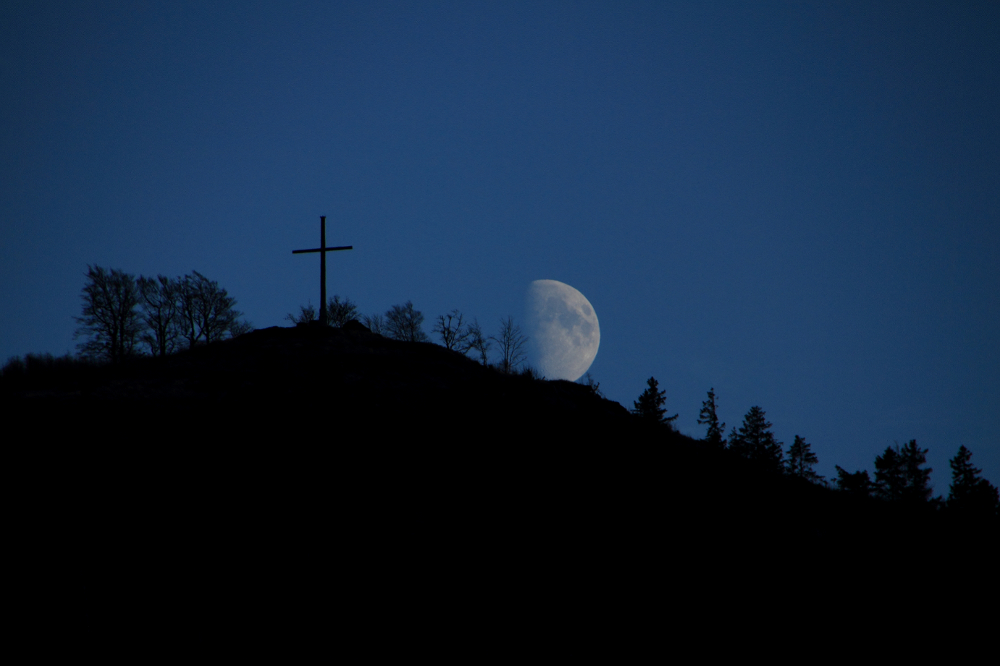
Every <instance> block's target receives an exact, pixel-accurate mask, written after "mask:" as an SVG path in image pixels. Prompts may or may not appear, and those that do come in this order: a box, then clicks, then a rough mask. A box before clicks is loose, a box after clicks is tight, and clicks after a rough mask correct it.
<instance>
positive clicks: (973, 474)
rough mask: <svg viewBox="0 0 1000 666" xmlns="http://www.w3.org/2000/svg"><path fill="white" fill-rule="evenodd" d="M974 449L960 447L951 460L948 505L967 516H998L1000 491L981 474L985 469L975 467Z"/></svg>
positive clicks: (950, 508)
mask: <svg viewBox="0 0 1000 666" xmlns="http://www.w3.org/2000/svg"><path fill="white" fill-rule="evenodd" d="M971 461H972V451H970V450H969V449H967V448H965V446H960V447H958V453H957V454H955V457H954V458H952V459H951V460H950V461H949V464H950V465H951V488H950V490H949V492H948V503H947V507H948V510H949V511H955V512H959V513H962V514H964V515H967V516H971V515H975V516H981V517H990V516H997V512H998V511H1000V493H998V491H997V489H996V487H995V486H993V484H991V483H990V482H989V481H987V480H986V479H983V478H981V477H980V476H979V475H980V474H981V473H982V471H983V470H981V469H979V468H977V467H973V465H972V462H971Z"/></svg>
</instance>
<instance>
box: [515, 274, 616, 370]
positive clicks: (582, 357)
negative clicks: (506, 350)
mask: <svg viewBox="0 0 1000 666" xmlns="http://www.w3.org/2000/svg"><path fill="white" fill-rule="evenodd" d="M525 300H526V308H525V309H526V312H527V322H528V323H527V333H528V338H529V339H528V345H529V348H530V351H531V354H530V355H531V360H532V362H533V363H534V365H535V366H536V367H537V368H538V370H539V371H540V372H541V373H542V374H543V375H545V377H546V378H548V379H568V380H569V381H571V382H572V381H576V380H577V379H579V378H580V377H582V376H583V374H584V373H585V372H587V370H588V369H589V368H590V364H591V363H593V362H594V358H595V357H596V356H597V348H598V347H599V346H600V344H601V329H600V326H599V325H598V323H597V313H596V312H594V306H592V305H591V304H590V301H588V300H587V298H586V297H585V296H584V295H583V294H581V293H580V292H579V291H577V290H576V289H574V288H573V287H571V286H569V285H568V284H565V283H563V282H559V281H558V280H535V281H534V282H532V283H531V285H529V286H528V293H527V296H526V299H525Z"/></svg>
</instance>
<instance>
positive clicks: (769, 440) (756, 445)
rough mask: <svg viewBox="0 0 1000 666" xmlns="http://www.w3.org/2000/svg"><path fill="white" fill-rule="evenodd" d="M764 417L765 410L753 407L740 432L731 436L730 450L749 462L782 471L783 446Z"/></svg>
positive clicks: (744, 419)
mask: <svg viewBox="0 0 1000 666" xmlns="http://www.w3.org/2000/svg"><path fill="white" fill-rule="evenodd" d="M764 417H765V414H764V410H763V409H761V408H760V407H757V406H754V407H751V408H750V411H749V412H747V414H746V416H744V417H743V425H742V426H740V430H739V432H738V433H737V432H736V431H735V430H734V431H733V433H732V434H731V435H730V437H729V448H730V449H732V450H733V451H735V452H736V453H737V454H738V455H740V456H742V457H743V458H746V459H747V460H752V461H754V462H758V463H761V464H763V465H765V466H767V467H771V468H773V469H775V470H780V469H781V468H782V467H781V457H782V445H781V442H779V441H777V440H776V439H775V437H774V433H772V432H771V425H772V424H771V423H769V422H768V421H767V419H766V418H764Z"/></svg>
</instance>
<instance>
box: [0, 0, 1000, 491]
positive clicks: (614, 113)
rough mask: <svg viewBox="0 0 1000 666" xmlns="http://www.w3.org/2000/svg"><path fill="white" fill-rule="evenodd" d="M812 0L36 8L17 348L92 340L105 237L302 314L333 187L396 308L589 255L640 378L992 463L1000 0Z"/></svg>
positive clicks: (4, 352)
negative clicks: (90, 290)
mask: <svg viewBox="0 0 1000 666" xmlns="http://www.w3.org/2000/svg"><path fill="white" fill-rule="evenodd" d="M814 4H819V3H796V2H788V3H781V2H753V3H727V2H715V3H701V2H690V3H688V2H683V3H670V2H648V3H647V2H614V3H611V2H606V3H588V2H583V3H569V2H543V1H533V2H525V3H519V2H502V3H500V2H497V3H480V2H475V3H473V2H455V3H451V2H422V3H378V2H356V3H338V2H315V3H314V2H299V3H295V2H281V3H277V2H275V3H267V2H259V3H249V2H213V3H199V2H170V3H166V2H162V3H161V2H122V3H113V2H100V3H98V2H92V3H88V2H74V3H63V2H44V1H38V0H36V1H32V2H6V3H4V5H3V8H2V9H0V85H2V88H3V91H4V94H3V95H2V96H0V120H2V123H0V169H2V172H0V287H2V290H0V356H2V357H3V358H4V359H5V358H7V357H9V356H12V355H15V354H25V353H28V352H51V353H54V354H62V353H65V352H68V351H72V350H73V349H74V345H75V341H74V340H73V331H74V328H75V323H74V321H73V319H72V318H73V316H75V315H78V314H79V311H80V299H79V295H80V289H81V288H82V286H83V274H84V272H85V271H86V269H87V265H88V264H91V265H100V266H104V267H108V268H112V267H113V268H119V269H122V270H125V271H129V272H132V273H135V274H143V275H156V274H160V273H162V274H165V275H172V276H176V275H181V274H184V273H188V272H190V271H192V270H197V271H199V272H201V273H203V274H204V275H206V276H208V277H210V278H212V279H214V280H217V281H218V282H219V283H220V284H221V285H222V286H224V287H225V288H226V289H228V291H229V293H230V294H231V295H233V296H235V297H236V299H237V300H238V303H239V305H238V307H239V308H240V309H241V310H242V311H243V312H245V313H246V316H247V318H248V319H249V320H250V321H251V322H253V324H254V325H256V326H258V327H264V326H274V325H283V324H287V322H283V319H284V317H285V315H286V314H288V313H289V312H293V311H296V309H297V307H298V306H299V305H302V304H305V303H306V302H308V301H311V302H312V303H313V304H318V299H319V295H318V291H319V289H318V284H317V282H318V272H319V269H318V263H319V262H318V259H317V258H316V256H315V255H306V256H301V255H296V256H293V255H292V254H291V251H292V250H293V249H299V248H308V247H315V246H316V245H318V226H319V216H320V215H326V216H328V220H329V222H328V232H327V240H328V243H330V244H332V245H354V247H355V249H354V250H353V251H352V252H341V253H336V254H335V255H331V257H330V264H329V269H328V271H329V278H328V289H329V293H330V294H340V295H341V296H347V297H349V298H351V299H352V300H354V301H355V302H357V303H358V305H359V306H360V307H361V309H362V311H364V312H366V313H374V312H384V311H385V310H386V309H388V308H389V307H390V306H391V305H394V304H397V303H402V302H404V301H407V300H411V301H412V302H413V303H414V305H415V306H416V308H417V309H419V310H421V311H422V312H423V313H424V315H425V317H426V319H427V322H428V324H427V325H426V326H425V329H426V330H427V332H428V333H430V329H431V326H430V322H431V321H432V320H433V319H434V318H435V317H436V316H437V315H439V314H444V313H446V312H448V311H450V310H452V309H453V308H459V309H461V310H462V311H463V312H464V313H465V314H466V316H467V317H476V318H477V319H478V320H479V322H480V323H481V324H483V325H484V326H485V327H486V328H487V329H495V328H498V326H499V320H500V318H501V317H503V316H506V315H508V314H512V315H514V317H515V319H517V318H518V317H520V316H521V314H522V307H523V296H524V290H525V289H526V288H527V286H528V284H529V283H530V282H531V281H532V280H536V279H554V280H559V281H562V282H565V283H567V284H570V285H572V286H573V287H575V288H577V289H579V290H580V291H581V292H583V294H584V295H586V296H587V298H588V299H589V300H590V302H591V303H592V304H593V306H594V308H595V310H596V312H597V314H598V317H599V318H600V322H601V349H600V352H599V354H598V356H597V359H596V360H595V362H594V365H593V366H592V367H591V373H592V375H593V376H594V378H595V379H596V380H598V381H599V382H600V383H601V388H602V390H603V391H604V392H605V393H606V394H607V395H608V397H610V398H611V399H614V400H617V401H619V402H621V403H622V404H624V405H625V406H626V407H631V406H632V401H633V400H635V398H636V397H637V396H638V395H639V393H641V392H642V390H643V389H644V388H645V384H646V379H647V378H648V377H649V376H651V375H652V376H655V377H656V378H657V379H658V381H659V382H660V385H661V387H662V388H664V389H665V390H666V392H667V406H668V408H670V409H671V413H674V412H678V413H679V414H680V417H679V418H678V420H677V422H676V423H677V425H678V427H679V428H680V430H681V431H682V432H687V433H689V434H693V435H700V434H701V433H702V432H703V431H702V428H701V426H698V425H697V423H696V419H697V416H698V411H699V409H700V407H701V401H702V400H704V399H705V395H706V392H707V391H708V389H709V388H711V387H714V388H715V390H716V393H717V395H718V399H719V405H720V415H721V417H722V418H723V420H725V421H726V422H727V424H728V425H729V427H731V426H734V425H739V423H740V422H741V420H742V418H743V415H744V414H745V413H746V412H747V410H748V409H749V408H750V407H751V406H753V405H759V406H761V407H762V408H763V409H764V410H765V411H766V412H767V416H768V419H769V420H770V421H772V422H773V423H774V429H775V432H776V433H777V435H778V438H779V439H780V440H782V441H783V442H785V444H786V447H787V444H789V443H790V442H791V441H792V439H793V436H794V435H795V434H799V435H802V436H804V437H805V438H806V440H807V441H808V442H810V443H811V444H812V445H813V449H814V450H815V451H816V452H817V454H818V455H819V458H820V465H819V471H820V472H821V473H823V474H825V475H827V476H831V475H833V473H834V471H833V465H834V464H839V465H841V466H842V467H845V468H847V469H849V470H854V469H869V470H871V469H872V468H873V461H874V458H875V456H876V455H877V454H879V453H880V452H881V451H882V450H884V448H885V447H886V446H888V445H891V444H893V443H895V442H898V443H900V444H902V443H905V442H906V441H908V440H910V439H916V440H917V442H918V444H919V445H920V446H921V447H924V448H928V449H930V461H929V462H930V465H931V466H932V467H933V468H934V470H935V472H934V474H933V476H932V481H933V483H934V485H935V492H936V493H938V494H946V493H947V487H948V483H949V481H950V471H949V469H948V462H947V461H948V458H950V457H952V456H953V455H954V454H955V452H956V451H957V449H958V447H959V446H960V445H962V444H964V445H965V446H967V447H969V448H970V449H971V450H972V451H973V463H975V464H976V465H978V466H979V467H982V468H984V470H985V474H986V476H987V477H988V478H989V479H990V480H991V481H992V482H993V483H994V484H998V483H1000V435H998V433H1000V352H998V350H997V342H998V340H1000V219H998V211H1000V129H998V123H997V118H1000V51H998V49H997V48H996V45H997V44H998V43H1000V9H998V8H997V5H996V4H995V3H988V2H983V3H975V2H967V3H960V5H959V6H956V3H947V2H933V3H919V2H882V3H870V2H857V3H852V2H838V3H828V5H829V6H813V5H814ZM727 430H728V427H727Z"/></svg>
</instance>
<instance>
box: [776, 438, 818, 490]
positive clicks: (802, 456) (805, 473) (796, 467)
mask: <svg viewBox="0 0 1000 666" xmlns="http://www.w3.org/2000/svg"><path fill="white" fill-rule="evenodd" d="M818 462H819V458H817V457H816V454H815V453H813V452H812V448H811V446H810V444H809V443H808V442H806V440H805V439H804V438H803V437H800V436H799V435H796V436H795V441H794V442H793V443H792V445H791V446H789V447H788V460H787V461H786V462H785V469H786V470H787V471H788V473H789V474H791V475H792V476H801V477H802V478H803V479H808V480H809V481H812V482H814V483H817V482H819V481H821V480H822V479H823V477H821V476H820V475H819V474H817V473H816V472H814V471H813V465H815V464H816V463H818Z"/></svg>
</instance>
